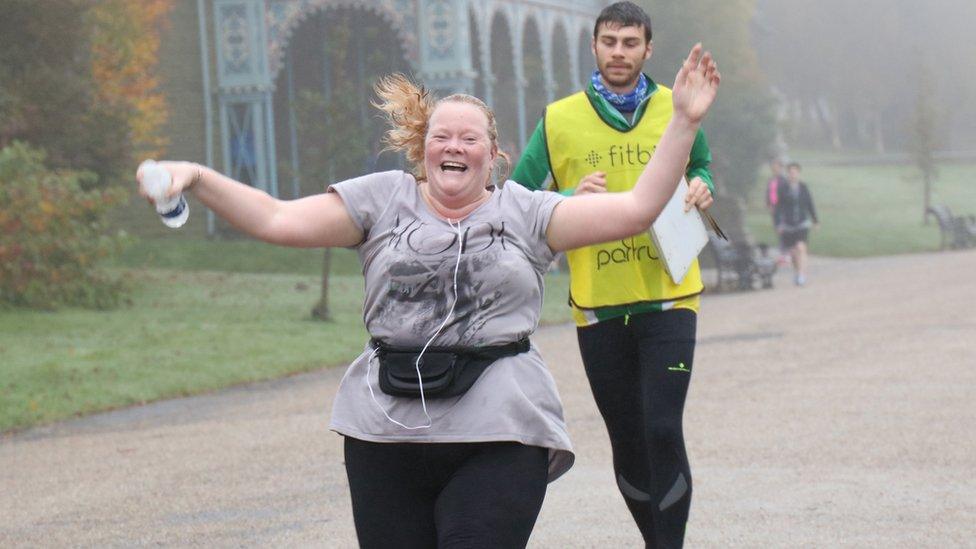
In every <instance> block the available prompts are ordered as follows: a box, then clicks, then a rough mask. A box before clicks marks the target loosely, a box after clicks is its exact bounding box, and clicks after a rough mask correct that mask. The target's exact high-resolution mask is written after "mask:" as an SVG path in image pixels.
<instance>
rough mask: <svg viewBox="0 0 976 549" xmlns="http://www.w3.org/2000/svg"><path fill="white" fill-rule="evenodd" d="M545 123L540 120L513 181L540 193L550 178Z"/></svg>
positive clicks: (517, 166) (513, 176)
mask: <svg viewBox="0 0 976 549" xmlns="http://www.w3.org/2000/svg"><path fill="white" fill-rule="evenodd" d="M545 131H546V130H545V127H544V125H543V121H542V120H539V124H538V125H536V127H535V131H534V132H532V137H530V138H529V142H528V143H527V144H526V145H525V150H524V151H522V157H521V158H519V163H518V165H516V166H515V169H514V170H513V171H512V181H515V182H516V183H518V184H519V185H522V186H523V187H526V188H528V189H532V190H533V191H538V190H540V189H542V185H543V184H545V182H546V177H548V176H549V151H548V150H547V149H546V135H545Z"/></svg>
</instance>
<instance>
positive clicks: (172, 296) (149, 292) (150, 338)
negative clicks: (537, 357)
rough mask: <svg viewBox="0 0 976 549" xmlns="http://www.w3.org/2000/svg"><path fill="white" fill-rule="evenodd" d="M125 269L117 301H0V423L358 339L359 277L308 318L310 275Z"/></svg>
mask: <svg viewBox="0 0 976 549" xmlns="http://www.w3.org/2000/svg"><path fill="white" fill-rule="evenodd" d="M130 275H131V278H132V279H133V281H134V283H135V291H134V293H133V303H132V305H131V306H130V307H127V308H124V309H120V310H116V311H84V310H63V311H60V312H57V313H45V312H35V311H25V310H0V432H5V431H9V430H13V429H22V428H26V427H30V426H33V425H39V424H44V423H49V422H52V421H56V420H59V419H64V418H68V417H72V416H77V415H82V414H87V413H92V412H96V411H101V410H108V409H112V408H118V407H122V406H128V405H131V404H138V403H145V402H150V401H153V400H158V399H163V398H171V397H177V396H185V395H192V394H198V393H202V392H207V391H212V390H216V389H219V388H222V387H227V386H231V385H236V384H240V383H246V382H251V381H257V380H263V379H271V378H276V377H281V376H284V375H288V374H292V373H297V372H304V371H309V370H314V369H317V368H322V367H325V366H330V365H345V364H346V363H348V362H349V360H351V359H352V358H354V357H355V356H356V355H357V354H358V353H359V352H360V351H361V350H362V348H363V345H364V344H365V341H366V337H367V336H366V332H365V329H364V328H363V325H362V310H361V308H362V300H363V290H362V278H361V277H360V276H336V277H334V278H333V280H332V291H331V292H330V299H331V303H330V305H331V309H332V312H333V315H334V321H333V322H316V321H313V320H310V315H309V311H310V310H311V307H312V305H313V304H314V303H315V302H316V300H317V297H318V293H317V292H318V283H319V280H318V277H317V276H308V275H285V274H231V273H213V272H177V271H159V270H153V271H131V272H130ZM547 284H548V291H547V292H546V303H545V308H544V319H545V321H546V322H550V323H551V322H566V321H568V320H569V318H570V317H569V311H568V308H567V307H566V306H565V296H566V291H567V289H566V288H567V281H566V277H565V275H553V276H550V277H548V279H547Z"/></svg>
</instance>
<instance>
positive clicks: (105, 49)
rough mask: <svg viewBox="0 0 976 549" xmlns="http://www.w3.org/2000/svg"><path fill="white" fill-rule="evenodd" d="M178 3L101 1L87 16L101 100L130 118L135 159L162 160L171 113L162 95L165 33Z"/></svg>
mask: <svg viewBox="0 0 976 549" xmlns="http://www.w3.org/2000/svg"><path fill="white" fill-rule="evenodd" d="M172 3H173V0H140V1H139V2H132V1H131V0H100V1H99V2H96V3H94V4H93V6H92V8H91V9H90V11H89V12H88V17H89V20H90V21H91V25H92V38H91V71H92V76H93V78H94V82H95V90H96V98H97V100H98V101H101V102H104V103H106V104H108V105H111V106H113V107H115V108H120V109H123V110H125V111H128V112H129V117H128V125H129V136H130V138H131V139H132V144H133V148H134V151H133V152H134V153H135V155H136V158H152V157H159V156H161V155H162V153H163V150H164V148H165V147H166V140H165V138H164V136H163V134H162V132H161V131H160V128H161V127H162V125H163V123H164V122H165V121H166V117H167V108H166V100H165V97H164V96H163V94H162V93H161V92H160V91H159V90H158V87H159V79H158V77H157V76H156V71H155V70H154V69H155V67H156V63H157V59H158V52H159V43H160V31H161V30H162V29H163V26H164V22H165V21H166V15H167V13H168V12H169V10H170V9H171V8H172Z"/></svg>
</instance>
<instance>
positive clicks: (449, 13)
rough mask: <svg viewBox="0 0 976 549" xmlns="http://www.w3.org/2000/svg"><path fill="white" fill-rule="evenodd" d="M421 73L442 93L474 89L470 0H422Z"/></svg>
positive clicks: (420, 22)
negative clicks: (469, 15)
mask: <svg viewBox="0 0 976 549" xmlns="http://www.w3.org/2000/svg"><path fill="white" fill-rule="evenodd" d="M419 8H420V19H419V24H420V32H419V33H418V34H419V37H420V76H421V78H423V80H424V83H425V84H426V85H427V86H428V87H430V88H432V89H434V90H435V91H437V92H438V94H439V95H444V94H447V93H455V92H465V93H473V92H474V79H475V76H476V74H475V71H474V66H473V63H472V62H471V38H470V29H469V28H468V25H469V22H468V2H467V1H466V0H420V5H419Z"/></svg>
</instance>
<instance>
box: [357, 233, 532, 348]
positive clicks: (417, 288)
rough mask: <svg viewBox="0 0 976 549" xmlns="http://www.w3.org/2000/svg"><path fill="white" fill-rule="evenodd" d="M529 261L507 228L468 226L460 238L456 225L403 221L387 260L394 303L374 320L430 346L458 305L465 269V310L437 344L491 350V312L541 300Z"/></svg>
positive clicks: (461, 306)
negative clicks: (488, 327) (509, 304)
mask: <svg viewBox="0 0 976 549" xmlns="http://www.w3.org/2000/svg"><path fill="white" fill-rule="evenodd" d="M459 251H460V253H461V258H460V263H458V252H459ZM521 253H522V252H521V250H519V249H518V248H517V247H516V246H515V245H513V244H512V243H511V242H510V241H508V239H507V238H506V234H505V223H504V222H503V221H499V222H496V223H487V222H476V223H473V224H472V225H471V226H465V225H464V222H463V221H462V222H461V227H460V238H459V229H458V228H457V226H456V225H454V226H453V227H451V226H449V225H447V224H431V223H429V222H425V221H423V220H420V219H416V218H401V217H399V216H398V217H397V219H396V222H395V225H394V227H393V229H392V230H391V233H390V237H389V240H388V241H387V243H386V246H385V249H384V250H383V251H381V252H380V255H382V256H384V257H383V262H384V263H386V265H387V273H388V276H387V279H386V288H385V297H386V299H381V300H379V303H378V309H377V311H376V316H375V317H374V318H376V320H377V321H379V322H381V323H384V324H388V323H395V324H396V325H397V326H396V327H395V329H393V330H391V331H395V332H399V333H401V334H403V333H404V332H406V333H409V334H410V335H411V336H412V337H411V339H417V340H420V341H426V340H427V339H428V338H430V337H431V336H432V335H433V334H434V332H435V331H436V330H437V328H438V327H439V326H440V325H441V323H442V322H444V319H445V318H446V317H447V315H448V313H449V312H450V310H451V305H452V304H454V295H455V288H454V280H455V277H454V271H455V267H457V304H456V305H455V307H454V312H453V314H452V315H451V320H450V321H449V322H448V324H447V325H446V326H445V328H444V330H443V332H442V334H441V336H440V337H438V338H437V340H436V341H435V344H440V345H453V344H463V345H471V346H477V345H484V344H486V341H485V338H486V335H487V334H482V330H483V329H484V328H485V324H486V322H487V321H488V320H489V319H490V318H492V316H491V315H488V314H486V311H488V310H489V309H490V308H491V307H492V306H494V305H496V304H497V302H498V301H499V300H503V301H512V302H513V303H514V302H517V301H515V300H518V301H522V302H523V303H524V302H525V300H527V299H539V292H538V289H537V287H536V285H535V280H534V278H535V277H534V273H533V272H532V271H531V269H530V268H527V267H528V266H527V265H526V263H525V261H524V259H523V260H522V261H519V258H518V256H519V254H521ZM519 277H528V281H531V283H529V284H525V282H526V278H522V279H521V281H520V280H519ZM494 316H495V317H496V318H497V314H496V315H494ZM389 327H390V328H394V327H393V326H389Z"/></svg>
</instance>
